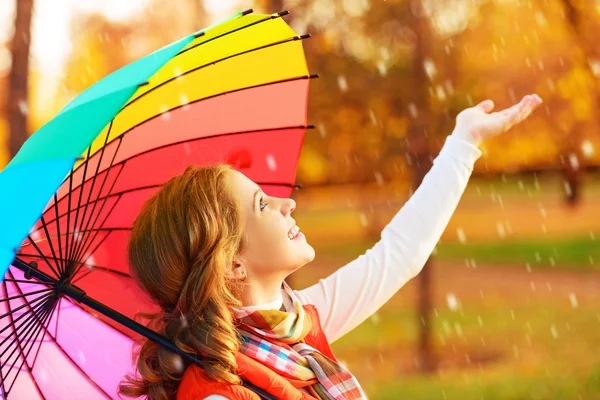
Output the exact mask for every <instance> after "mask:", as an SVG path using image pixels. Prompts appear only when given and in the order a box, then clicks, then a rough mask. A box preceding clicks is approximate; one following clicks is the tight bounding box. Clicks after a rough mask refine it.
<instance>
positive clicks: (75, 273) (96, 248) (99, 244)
mask: <svg viewBox="0 0 600 400" xmlns="http://www.w3.org/2000/svg"><path fill="white" fill-rule="evenodd" d="M117 201H118V199H117ZM115 204H116V203H115ZM111 232H112V231H111ZM111 232H108V233H107V234H106V236H104V237H103V238H102V240H100V242H99V243H98V244H97V245H96V247H95V248H94V250H92V251H90V252H89V254H90V255H89V256H88V257H86V258H85V260H81V264H80V265H79V267H78V268H77V269H76V270H75V272H74V273H73V275H72V276H71V279H72V280H73V284H75V282H77V281H79V280H80V279H81V278H83V277H84V276H87V275H88V274H89V273H91V271H93V270H94V269H93V268H98V266H93V267H90V272H88V273H85V274H84V275H83V276H82V277H80V278H78V279H75V277H76V276H77V274H78V273H79V271H81V268H82V267H83V265H84V264H85V261H86V260H87V259H88V258H89V257H91V256H92V254H94V253H95V252H96V250H98V248H99V247H100V246H101V245H102V243H104V241H105V240H106V238H108V237H109V236H110V234H111ZM94 240H96V238H95V237H94ZM90 243H93V241H91V242H90ZM87 250H88V249H86V251H85V252H84V254H85V253H86V252H87ZM88 265H89V264H88ZM101 268H104V267H101ZM106 269H108V268H106ZM126 276H129V274H126Z"/></svg>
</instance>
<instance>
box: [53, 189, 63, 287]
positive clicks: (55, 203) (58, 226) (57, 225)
mask: <svg viewBox="0 0 600 400" xmlns="http://www.w3.org/2000/svg"><path fill="white" fill-rule="evenodd" d="M54 212H55V213H56V215H58V199H57V197H56V192H54ZM59 222H60V221H59ZM56 230H57V232H58V254H59V256H60V258H61V259H62V258H63V256H62V244H61V243H60V224H59V223H57V224H56ZM57 267H58V270H59V271H60V274H59V275H58V276H59V278H62V274H63V270H62V263H58V264H57Z"/></svg>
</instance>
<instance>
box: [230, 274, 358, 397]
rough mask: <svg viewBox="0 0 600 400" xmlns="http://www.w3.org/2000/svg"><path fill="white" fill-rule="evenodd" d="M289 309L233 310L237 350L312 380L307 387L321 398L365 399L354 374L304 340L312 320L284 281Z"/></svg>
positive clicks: (284, 373) (293, 375) (287, 374)
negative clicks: (238, 337)
mask: <svg viewBox="0 0 600 400" xmlns="http://www.w3.org/2000/svg"><path fill="white" fill-rule="evenodd" d="M283 287H284V289H285V291H286V292H287V293H288V295H289V296H290V298H291V299H292V302H293V304H294V309H293V310H286V311H281V310H243V309H236V310H234V313H235V317H236V318H237V319H238V321H240V325H239V327H238V328H239V329H238V331H239V334H240V337H241V344H240V352H242V353H243V354H245V355H247V356H248V357H250V358H253V359H255V360H257V361H259V362H260V363H262V364H264V365H266V366H267V367H269V368H271V369H272V370H274V371H276V372H278V373H279V374H280V375H281V376H283V377H287V378H295V379H300V380H303V381H314V383H313V384H312V385H310V386H309V391H310V392H311V394H313V395H314V396H315V397H317V398H320V399H325V400H330V399H334V400H342V399H366V398H367V397H366V396H365V394H364V392H363V390H362V388H361V387H360V384H359V383H358V381H357V380H356V378H355V377H354V376H353V375H352V374H351V373H350V371H348V370H347V369H346V368H345V367H344V366H343V365H341V364H339V363H336V362H335V361H333V360H331V359H330V358H329V357H327V356H325V355H324V354H322V353H321V352H319V351H318V350H317V349H315V348H313V347H311V346H309V345H308V344H306V343H304V338H305V337H306V335H307V334H308V333H309V332H310V330H311V328H312V321H311V319H310V317H309V316H308V314H306V312H305V311H304V308H303V307H302V305H301V303H300V301H299V300H298V298H297V297H296V296H295V294H294V292H293V291H292V290H291V288H290V287H289V286H288V285H287V284H286V283H285V282H284V283H283Z"/></svg>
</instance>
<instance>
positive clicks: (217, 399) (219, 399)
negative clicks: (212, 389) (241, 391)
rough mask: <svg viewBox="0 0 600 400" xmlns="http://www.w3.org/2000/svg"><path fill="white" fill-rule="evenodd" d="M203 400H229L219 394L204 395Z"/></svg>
mask: <svg viewBox="0 0 600 400" xmlns="http://www.w3.org/2000/svg"><path fill="white" fill-rule="evenodd" d="M204 400H229V399H228V398H227V397H225V396H221V395H220V394H211V395H210V396H208V397H205V398H204Z"/></svg>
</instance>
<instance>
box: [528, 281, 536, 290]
mask: <svg viewBox="0 0 600 400" xmlns="http://www.w3.org/2000/svg"><path fill="white" fill-rule="evenodd" d="M529 286H530V287H531V290H532V291H533V292H535V283H534V282H533V281H531V282H529Z"/></svg>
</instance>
